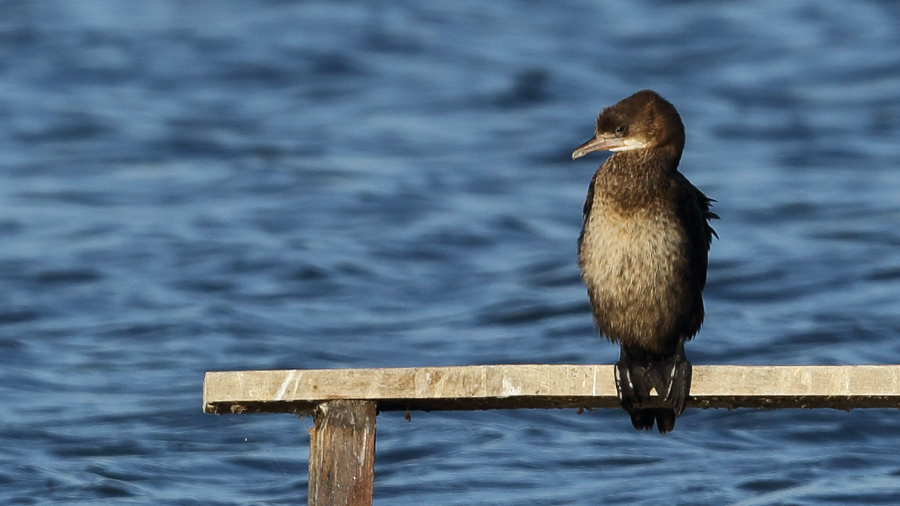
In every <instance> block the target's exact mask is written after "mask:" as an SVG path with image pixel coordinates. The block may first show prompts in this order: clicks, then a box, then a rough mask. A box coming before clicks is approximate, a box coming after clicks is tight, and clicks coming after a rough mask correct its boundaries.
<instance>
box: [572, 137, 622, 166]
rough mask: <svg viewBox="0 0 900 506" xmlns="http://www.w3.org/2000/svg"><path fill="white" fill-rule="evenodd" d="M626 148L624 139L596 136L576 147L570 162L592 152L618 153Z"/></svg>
mask: <svg viewBox="0 0 900 506" xmlns="http://www.w3.org/2000/svg"><path fill="white" fill-rule="evenodd" d="M628 147H629V146H628V145H627V144H626V143H625V138H624V137H604V136H601V135H599V134H598V135H594V137H592V138H591V140H589V141H587V142H585V143H584V144H582V145H581V146H578V149H576V150H575V151H573V152H572V160H576V159H578V158H581V157H582V156H584V155H586V154H588V153H593V152H594V151H607V150H608V151H620V150H622V149H627V148H628Z"/></svg>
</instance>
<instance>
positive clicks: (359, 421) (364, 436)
mask: <svg viewBox="0 0 900 506" xmlns="http://www.w3.org/2000/svg"><path fill="white" fill-rule="evenodd" d="M374 480H375V402H372V401H354V400H336V401H328V402H323V403H321V404H319V405H318V406H317V407H316V410H315V426H314V427H313V428H312V429H310V431H309V492H308V495H309V499H308V504H309V506H371V505H372V489H373V486H374Z"/></svg>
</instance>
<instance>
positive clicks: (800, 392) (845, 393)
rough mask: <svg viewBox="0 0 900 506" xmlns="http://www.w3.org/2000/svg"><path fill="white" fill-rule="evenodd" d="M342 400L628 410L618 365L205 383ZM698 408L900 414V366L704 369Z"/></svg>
mask: <svg viewBox="0 0 900 506" xmlns="http://www.w3.org/2000/svg"><path fill="white" fill-rule="evenodd" d="M336 399H348V400H367V401H374V402H376V403H377V405H378V410H379V411H392V410H407V409H408V410H424V411H432V410H478V409H519V408H618V407H619V403H618V400H617V399H616V387H615V382H614V379H613V367H612V366H611V365H530V364H526V365H485V366H463V367H415V368H386V369H321V370H278V371H234V372H208V373H206V378H205V379H204V383H203V406H204V407H203V409H204V411H205V412H206V413H218V414H227V413H245V412H251V413H252V412H255V413H263V412H266V413H296V414H300V415H307V414H311V413H312V412H313V410H314V409H315V407H316V406H317V405H318V404H320V403H322V402H323V401H329V400H336ZM647 405H653V404H652V402H650V403H648V404H647ZM688 407H697V408H728V409H731V408H740V407H747V408H823V407H827V408H837V409H852V408H898V407H900V365H877V366H876V365H850V366H728V365H715V366H694V371H693V383H692V386H691V398H690V400H689V401H688Z"/></svg>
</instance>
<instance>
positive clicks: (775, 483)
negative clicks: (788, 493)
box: [737, 478, 802, 493]
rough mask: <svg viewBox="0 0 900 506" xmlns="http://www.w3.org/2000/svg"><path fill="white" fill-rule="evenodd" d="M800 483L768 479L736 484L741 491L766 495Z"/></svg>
mask: <svg viewBox="0 0 900 506" xmlns="http://www.w3.org/2000/svg"><path fill="white" fill-rule="evenodd" d="M801 484H802V483H801V482H798V481H796V480H785V479H779V478H769V479H764V480H748V481H744V482H741V483H738V484H737V487H738V488H739V489H741V490H747V491H750V492H757V493H766V492H775V491H777V490H783V489H786V488H791V487H797V486H800V485H801Z"/></svg>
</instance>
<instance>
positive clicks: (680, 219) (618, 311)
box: [573, 90, 717, 431]
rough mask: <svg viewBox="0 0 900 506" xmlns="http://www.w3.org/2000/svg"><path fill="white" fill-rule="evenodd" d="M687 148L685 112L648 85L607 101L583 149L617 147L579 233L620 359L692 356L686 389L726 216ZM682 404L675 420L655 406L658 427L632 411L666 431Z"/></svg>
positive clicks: (601, 321)
mask: <svg viewBox="0 0 900 506" xmlns="http://www.w3.org/2000/svg"><path fill="white" fill-rule="evenodd" d="M683 148H684V126H683V125H682V122H681V118H680V117H679V115H678V112H677V111H676V110H675V108H674V107H673V106H672V104H670V103H669V102H667V101H666V100H664V99H663V98H662V97H660V96H659V95H658V94H656V93H655V92H652V91H649V90H644V91H641V92H638V93H636V94H634V95H632V96H630V97H628V98H625V99H623V100H622V101H620V102H619V103H617V104H615V105H613V106H611V107H608V108H606V109H604V110H603V112H601V114H600V116H599V117H598V118H597V124H596V128H595V136H594V137H593V138H592V139H591V140H589V141H588V142H586V143H585V144H583V145H582V146H581V147H579V148H578V150H576V151H575V153H573V157H574V158H577V157H580V156H583V155H584V154H586V153H588V152H591V151H598V150H607V149H608V150H612V151H616V153H614V154H613V155H612V156H611V157H610V158H608V159H607V160H606V162H604V163H603V165H602V166H601V167H600V168H599V169H598V170H597V172H596V173H595V174H594V177H593V179H592V180H591V184H590V186H589V188H588V195H587V199H586V200H585V204H584V224H583V228H582V232H581V236H580V237H579V240H578V263H579V266H580V267H581V271H582V279H583V281H584V283H585V285H586V286H587V289H588V295H589V298H590V302H591V307H592V309H593V314H594V321H595V322H596V324H597V327H598V329H599V331H600V333H601V334H602V335H603V336H605V337H606V338H608V339H609V340H611V341H613V342H617V343H619V345H620V347H621V349H622V356H623V359H622V360H620V365H621V364H626V365H628V367H631V369H629V371H630V372H629V371H625V372H627V373H628V374H632V373H634V374H643V375H648V374H649V375H650V376H653V374H650V373H649V372H647V371H649V370H650V369H653V368H656V369H660V368H661V367H663V366H660V365H659V364H662V363H666V364H668V362H666V361H667V360H670V361H671V360H675V361H676V362H679V361H682V360H683V363H684V364H686V367H687V369H686V371H687V372H686V375H687V378H686V380H685V379H684V378H681V380H684V381H686V383H687V384H686V385H674V386H675V387H676V388H677V387H682V388H683V389H684V392H683V396H684V397H686V396H687V391H688V389H689V386H690V385H689V383H690V364H689V363H688V362H687V360H686V359H684V352H683V343H684V341H686V340H689V339H691V338H692V337H693V336H694V335H695V334H696V333H697V332H698V331H699V330H700V326H701V324H702V323H703V317H704V310H703V298H702V291H703V287H704V286H705V284H706V270H707V255H708V251H709V246H710V242H711V240H712V236H713V235H714V232H713V230H712V228H710V226H709V223H708V220H709V219H712V218H716V217H717V216H716V215H715V214H713V213H712V212H710V210H709V207H710V202H711V200H710V199H709V198H707V197H706V196H705V195H703V193H701V192H700V190H698V189H697V188H695V187H694V186H693V185H692V184H691V183H690V182H689V181H688V180H687V179H686V178H685V177H684V176H683V175H681V173H679V172H678V163H679V161H680V160H681V154H682V150H683ZM679 363H680V362H679ZM632 364H637V365H635V366H633V367H632ZM635 367H637V368H638V369H640V368H641V367H642V368H643V369H640V370H641V371H643V372H635ZM666 367H668V365H666ZM673 367H674V366H673ZM673 370H674V369H673ZM623 371H624V370H623ZM654 374H655V373H654ZM659 374H662V377H663V378H664V379H662V380H660V381H663V382H664V381H668V382H669V384H668V385H665V387H666V388H667V391H669V392H671V391H672V387H673V385H672V382H673V381H675V382H677V381H681V380H679V379H678V378H676V379H674V380H673V379H672V374H671V373H668V377H667V379H666V374H665V373H659ZM632 376H633V374H632ZM626 379H629V378H626ZM631 379H633V378H631ZM638 379H640V378H638ZM635 381H637V380H635ZM660 381H656V382H654V381H651V380H647V383H648V384H650V383H654V384H653V385H651V386H650V387H648V388H647V390H650V389H651V387H652V388H655V389H656V390H657V391H658V392H661V391H663V390H662V388H663V386H662V385H659V386H658V385H656V384H655V383H659V382H660ZM638 386H639V387H640V385H638ZM676 394H677V392H676ZM636 395H637V397H636V398H635V399H624V400H623V406H624V407H626V409H629V407H632V405H633V404H635V403H639V402H640V401H641V400H642V399H641V397H642V396H644V397H645V395H642V394H641V392H638V393H637V394H636ZM621 397H622V395H621V392H620V398H621ZM667 397H668V396H667ZM675 403H676V404H677V405H675V406H673V408H674V414H673V415H671V416H670V415H669V414H666V416H665V417H664V418H665V420H662V419H660V418H659V417H658V416H656V415H659V414H660V413H657V412H656V411H654V412H653V413H652V414H653V415H654V416H652V417H650V419H649V426H647V420H646V418H647V413H642V412H641V410H639V409H636V408H633V407H632V409H630V410H629V411H630V412H632V420H633V421H634V422H635V426H636V427H638V428H651V427H652V425H653V419H654V418H656V419H657V422H658V427H659V429H660V431H666V430H670V429H671V426H672V425H674V417H675V415H677V414H680V412H681V410H682V409H683V407H684V406H683V404H684V399H683V398H678V396H677V395H676V397H675ZM645 411H647V410H645ZM635 415H637V419H636V418H635ZM664 425H665V426H664Z"/></svg>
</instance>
